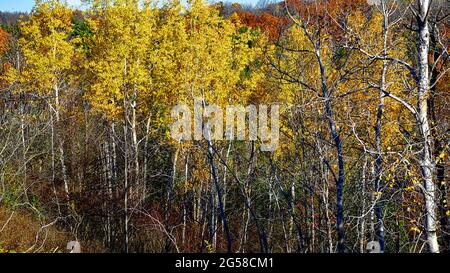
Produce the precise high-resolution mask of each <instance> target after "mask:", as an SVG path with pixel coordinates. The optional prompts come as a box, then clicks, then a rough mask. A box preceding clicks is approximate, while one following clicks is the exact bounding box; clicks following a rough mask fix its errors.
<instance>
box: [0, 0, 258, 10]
mask: <svg viewBox="0 0 450 273" xmlns="http://www.w3.org/2000/svg"><path fill="white" fill-rule="evenodd" d="M258 1H259V0H233V1H231V0H225V1H223V2H238V3H242V4H251V5H254V4H256V3H257V2H258ZM67 3H69V5H72V6H74V7H79V6H80V5H81V0H67ZM33 5H34V0H0V11H24V12H28V11H30V10H31V8H32V7H33Z"/></svg>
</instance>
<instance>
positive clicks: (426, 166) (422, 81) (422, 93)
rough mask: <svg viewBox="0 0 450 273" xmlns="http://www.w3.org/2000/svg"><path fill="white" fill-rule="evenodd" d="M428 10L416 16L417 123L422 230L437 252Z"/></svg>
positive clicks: (425, 1) (422, 6)
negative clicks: (423, 217)
mask: <svg viewBox="0 0 450 273" xmlns="http://www.w3.org/2000/svg"><path fill="white" fill-rule="evenodd" d="M429 9H430V1H429V0H421V1H419V16H417V23H418V34H419V48H418V55H419V56H418V57H419V61H418V64H419V67H418V70H419V84H418V85H419V86H418V99H417V108H418V122H419V127H420V128H419V129H420V133H421V136H422V141H423V143H422V145H423V147H422V159H421V169H422V176H423V184H424V195H425V230H426V236H427V242H428V248H429V251H430V252H432V253H438V252H439V245H438V241H437V234H436V229H437V227H436V226H437V225H436V220H437V214H436V210H437V206H436V200H435V194H436V193H435V192H436V187H435V185H434V183H433V172H434V163H433V159H432V154H433V153H432V152H431V150H432V145H431V132H430V126H429V123H428V105H427V97H428V96H429V92H430V90H429V88H430V86H429V75H428V49H429V39H430V33H429V28H428V12H429Z"/></svg>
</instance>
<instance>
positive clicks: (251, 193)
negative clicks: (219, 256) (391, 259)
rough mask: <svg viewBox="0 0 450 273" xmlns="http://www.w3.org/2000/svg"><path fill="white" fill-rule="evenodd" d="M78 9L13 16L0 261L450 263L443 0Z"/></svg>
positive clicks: (5, 84) (3, 118)
mask: <svg viewBox="0 0 450 273" xmlns="http://www.w3.org/2000/svg"><path fill="white" fill-rule="evenodd" d="M83 3H84V5H83V6H84V8H83V9H76V8H73V7H72V6H70V5H69V4H67V2H66V1H59V0H36V3H35V6H34V8H33V9H32V11H31V12H29V13H8V12H0V253H5V252H6V253H14V252H26V253H36V252H47V253H48V252H50V253H54V252H66V244H67V242H69V241H77V242H79V243H80V245H81V249H82V252H91V253H92V252H102V253H104V252H114V253H116V252H122V253H123V252H125V253H135V252H140V253H141V252H145V253H344V252H345V253H366V252H371V250H373V249H369V248H371V247H373V246H376V247H375V248H377V252H386V253H430V252H431V253H439V252H441V253H449V252H450V223H449V221H450V205H449V202H450V198H449V197H450V189H449V182H450V179H449V177H450V174H449V170H450V156H449V154H450V124H449V121H450V105H449V104H450V90H449V87H450V85H449V69H450V59H449V48H450V45H449V41H450V40H449V38H450V20H449V19H450V16H449V15H450V6H449V2H448V1H445V0H377V1H367V0H284V1H283V0H281V1H279V2H277V1H268V2H265V3H263V2H260V4H259V5H256V6H245V5H240V4H236V3H234V4H232V3H223V2H218V3H212V2H206V1H205V0H188V1H180V0H168V1H163V2H161V1H156V0H83ZM199 98H200V99H201V103H200V104H196V103H195V101H196V100H198V99H199ZM177 105H185V106H186V109H188V110H193V108H194V107H196V106H198V107H200V110H201V113H203V114H204V113H207V115H206V116H205V115H204V116H200V117H199V119H200V120H201V123H202V124H204V123H206V122H207V120H208V119H211V113H209V116H208V112H209V111H208V110H207V109H209V108H208V107H209V106H211V105H215V106H216V107H217V108H220V109H223V113H225V109H227V107H228V106H230V105H241V106H247V105H255V106H256V107H258V106H259V109H260V110H261V109H265V110H266V111H268V112H267V113H270V114H272V120H271V122H272V125H273V124H274V119H273V118H274V117H275V114H277V115H279V119H278V120H279V128H276V129H278V131H277V132H278V134H277V136H278V137H276V139H275V137H274V135H272V137H271V139H267V138H266V139H264V138H262V137H260V136H258V137H249V135H250V133H251V132H250V131H251V129H250V128H253V127H251V126H255V123H256V122H255V121H256V119H252V116H251V115H250V114H249V115H246V114H245V113H244V116H241V118H239V117H236V119H237V124H236V125H237V127H238V128H239V126H244V125H243V123H248V122H249V121H250V124H249V129H248V130H246V131H244V133H243V134H242V135H240V137H238V138H237V139H227V138H225V137H223V138H222V135H224V134H226V132H225V131H224V130H222V128H220V129H218V126H216V127H215V128H214V135H216V136H217V135H218V136H219V137H218V138H213V137H208V136H207V134H206V133H207V132H212V128H210V129H211V130H209V131H208V127H202V128H203V129H204V130H203V131H200V136H202V132H203V133H204V137H203V138H200V139H197V138H195V139H192V140H183V139H175V138H174V137H172V135H173V132H172V130H171V128H172V125H173V124H174V122H175V120H176V118H177V115H175V116H174V115H173V111H172V110H173V109H174V107H175V106H177ZM261 105H265V106H267V107H266V108H263V107H261ZM275 105H276V106H277V107H279V110H278V108H274V106H275ZM246 109H247V108H246ZM275 109H276V112H275ZM260 114H261V113H260ZM194 115H195V114H194ZM213 116H214V117H215V118H217V117H218V114H217V113H216V114H215V115H213ZM232 119H233V121H234V116H233V117H232ZM261 119H262V118H261V115H259V116H258V119H257V120H258V122H260V120H261ZM258 124H259V126H261V125H260V124H261V123H258ZM189 126H190V125H189ZM205 128H206V129H205ZM227 128H228V127H227ZM194 129H195V128H194ZM234 129H235V128H234V125H233V126H232V128H231V130H232V131H234ZM244 129H245V128H244ZM260 129H261V128H260ZM189 130H190V128H189ZM238 130H239V129H238ZM273 130H274V127H273V126H272V131H273ZM197 133H198V132H197ZM272 133H273V132H272ZM268 140H271V141H275V140H276V141H277V147H276V149H272V150H267V149H263V147H264V145H265V141H268Z"/></svg>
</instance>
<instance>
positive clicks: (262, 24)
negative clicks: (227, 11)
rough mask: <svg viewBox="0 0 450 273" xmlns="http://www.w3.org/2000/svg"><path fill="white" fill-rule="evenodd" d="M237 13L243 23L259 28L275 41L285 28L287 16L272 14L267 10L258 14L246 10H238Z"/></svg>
mask: <svg viewBox="0 0 450 273" xmlns="http://www.w3.org/2000/svg"><path fill="white" fill-rule="evenodd" d="M237 15H238V16H239V18H240V20H241V22H242V23H243V24H245V25H247V26H249V27H252V28H259V29H261V30H262V31H264V32H265V33H266V34H267V35H268V36H269V39H270V40H272V41H275V40H277V39H278V38H279V37H280V34H281V33H282V31H283V30H284V29H285V28H286V26H287V23H288V18H286V17H281V16H274V15H271V14H269V13H267V12H263V13H262V14H261V15H259V16H258V15H255V14H253V13H250V12H247V11H239V12H238V13H237Z"/></svg>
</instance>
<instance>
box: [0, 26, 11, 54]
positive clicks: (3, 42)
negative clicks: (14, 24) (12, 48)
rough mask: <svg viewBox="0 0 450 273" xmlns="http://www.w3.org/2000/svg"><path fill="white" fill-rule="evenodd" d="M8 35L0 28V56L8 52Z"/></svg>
mask: <svg viewBox="0 0 450 273" xmlns="http://www.w3.org/2000/svg"><path fill="white" fill-rule="evenodd" d="M9 36H10V34H9V33H8V32H6V31H4V30H3V29H2V28H0V55H1V54H3V53H5V51H6V50H8V39H9Z"/></svg>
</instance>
